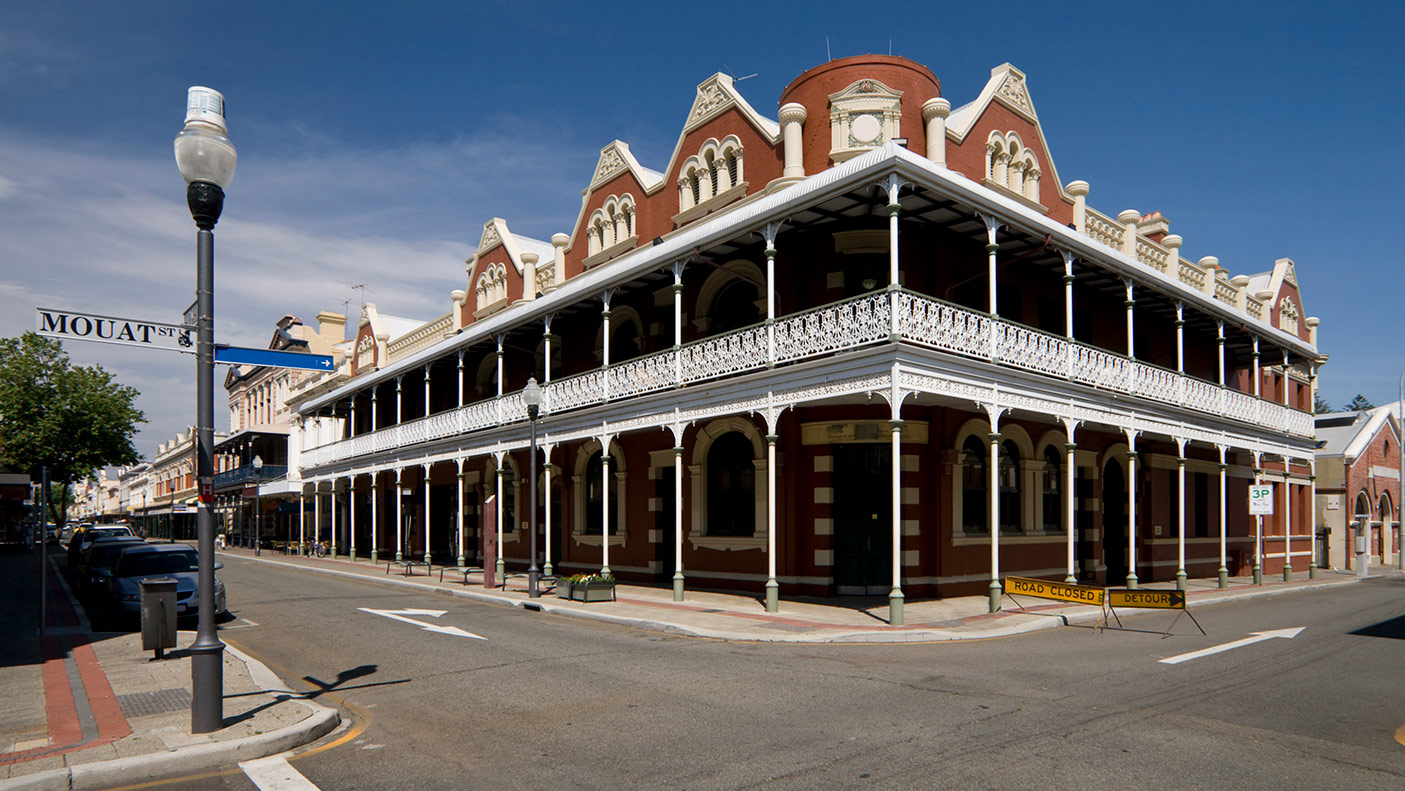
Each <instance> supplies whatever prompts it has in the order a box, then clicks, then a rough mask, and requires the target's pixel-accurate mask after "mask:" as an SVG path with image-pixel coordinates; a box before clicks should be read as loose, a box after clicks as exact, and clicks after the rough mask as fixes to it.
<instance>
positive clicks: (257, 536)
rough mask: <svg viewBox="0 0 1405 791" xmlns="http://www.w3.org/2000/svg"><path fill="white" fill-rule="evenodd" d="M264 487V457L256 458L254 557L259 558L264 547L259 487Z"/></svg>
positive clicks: (261, 498)
mask: <svg viewBox="0 0 1405 791" xmlns="http://www.w3.org/2000/svg"><path fill="white" fill-rule="evenodd" d="M262 485H263V457H262V456H255V457H254V557H258V556H259V549H260V548H261V547H262V545H263V497H262V496H260V494H259V487H261V486H262Z"/></svg>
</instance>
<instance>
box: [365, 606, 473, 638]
mask: <svg viewBox="0 0 1405 791" xmlns="http://www.w3.org/2000/svg"><path fill="white" fill-rule="evenodd" d="M356 609H358V610H360V611H361V612H368V613H371V614H372V615H379V616H382V617H385V618H392V619H394V620H397V621H403V622H405V623H412V624H414V625H415V626H418V627H420V628H421V629H425V630H427V631H430V632H438V633H440V634H455V635H458V636H459V637H472V638H473V639H475V640H487V639H488V638H486V637H484V636H482V635H478V634H474V633H473V632H466V631H464V630H463V629H460V628H458V627H457V626H439V625H438V624H432V623H425V622H424V621H416V620H415V619H414V618H406V617H405V616H407V615H428V616H430V617H433V618H438V617H439V616H441V615H443V614H444V613H446V612H448V610H417V609H411V610H373V609H371V608H370V607H357V608H356Z"/></svg>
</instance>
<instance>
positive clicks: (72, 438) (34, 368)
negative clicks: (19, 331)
mask: <svg viewBox="0 0 1405 791" xmlns="http://www.w3.org/2000/svg"><path fill="white" fill-rule="evenodd" d="M136 398H137V391H136V389H135V388H132V387H128V386H127V385H124V384H120V383H118V382H116V381H114V380H113V377H112V374H110V373H108V372H107V371H105V370H103V368H102V366H92V367H85V368H79V367H74V366H73V365H70V364H69V362H68V355H67V354H66V353H65V352H64V350H63V346H62V345H61V344H60V343H59V342H58V341H56V340H53V339H50V338H45V337H43V336H40V335H38V334H36V333H33V332H26V333H25V334H24V335H22V336H20V337H19V338H0V465H4V466H6V467H9V468H11V469H13V470H16V471H22V472H27V473H29V475H30V477H31V478H32V479H34V480H38V479H39V473H40V468H41V467H48V468H49V480H50V481H51V482H52V483H54V484H55V485H58V486H61V487H62V488H63V489H65V490H66V489H67V488H68V487H69V486H71V485H72V484H73V483H74V482H76V481H81V480H84V479H86V478H88V477H89V476H91V475H92V474H93V473H94V472H95V471H96V470H98V469H99V468H101V467H105V466H108V465H125V464H135V463H136V462H137V460H138V458H139V456H138V454H137V451H136V447H135V446H134V445H133V444H132V439H133V437H135V436H136V433H137V424H138V423H144V422H146V419H145V418H144V417H143V416H142V413H141V410H139V409H137V408H136V406H135V402H136ZM67 499H68V495H67V492H66V491H65V493H64V494H63V495H62V496H61V497H60V498H59V499H58V502H57V503H55V505H56V506H57V505H59V504H61V503H63V502H66V501H67ZM51 512H56V513H62V512H61V511H58V510H57V509H53V510H52V511H51ZM54 521H55V522H61V521H62V519H55V520H54Z"/></svg>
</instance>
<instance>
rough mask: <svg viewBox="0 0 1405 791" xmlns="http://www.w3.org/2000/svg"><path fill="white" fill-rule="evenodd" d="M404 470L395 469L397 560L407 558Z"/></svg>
mask: <svg viewBox="0 0 1405 791" xmlns="http://www.w3.org/2000/svg"><path fill="white" fill-rule="evenodd" d="M403 472H404V470H402V469H400V468H398V467H397V468H396V470H395V560H396V561H397V562H398V561H402V560H404V559H405V534H404V531H405V493H404V491H402V490H401V488H400V482H401V473H403Z"/></svg>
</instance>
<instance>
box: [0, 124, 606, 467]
mask: <svg viewBox="0 0 1405 791" xmlns="http://www.w3.org/2000/svg"><path fill="white" fill-rule="evenodd" d="M304 142H306V141H304ZM317 143H318V144H317V145H315V146H303V147H302V148H303V149H304V150H306V151H308V152H310V153H308V154H306V155H304V156H290V157H284V158H281V159H276V160H275V159H272V158H270V157H268V156H265V155H263V154H262V152H259V151H258V149H257V148H256V147H254V149H253V150H252V151H246V150H244V149H241V151H240V159H241V162H240V170H239V173H238V174H237V177H236V179H235V181H234V183H233V184H232V185H231V188H230V191H229V195H228V197H227V199H226V203H225V214H224V217H223V218H222V219H221V221H220V223H219V225H218V227H217V228H216V231H215V262H216V275H215V313H216V328H215V329H216V336H217V337H218V338H219V340H220V342H223V343H230V344H234V345H253V346H262V345H264V344H266V343H267V342H268V338H269V336H270V333H271V332H272V327H273V324H274V322H276V321H277V320H278V319H279V318H280V317H282V316H283V315H284V314H286V313H293V314H295V315H299V316H301V317H302V318H303V319H304V320H306V321H308V322H309V323H311V322H313V320H314V316H315V315H316V314H317V313H318V312H319V311H322V310H333V311H338V312H340V311H342V310H343V306H344V304H345V303H346V302H347V301H350V302H351V308H350V309H351V310H352V311H354V310H355V309H356V307H355V306H356V301H357V299H358V298H359V297H358V294H357V292H355V291H353V290H352V289H351V288H350V286H351V285H352V284H356V283H365V284H368V288H367V292H368V293H367V294H366V299H367V300H368V301H373V302H376V303H377V305H378V307H379V308H380V309H381V310H382V311H383V312H385V313H389V314H392V315H400V316H407V317H411V318H420V319H425V320H428V319H431V318H434V317H437V316H439V315H442V314H443V313H444V312H445V311H446V310H448V308H449V304H450V303H449V296H448V294H449V292H450V291H451V290H453V289H455V288H464V287H465V283H466V279H467V276H466V274H465V272H464V265H463V262H464V259H465V258H467V257H468V256H469V255H470V254H471V253H472V252H473V249H474V247H475V246H476V245H477V241H478V235H479V233H480V231H481V228H482V223H483V222H484V221H485V220H487V219H488V218H489V217H492V216H505V217H507V218H508V220H509V222H510V223H512V226H513V229H514V230H515V231H518V232H520V233H528V234H532V235H537V236H549V235H550V234H551V233H553V232H555V231H558V230H568V227H567V226H569V224H570V223H571V222H572V221H573V220H574V219H575V215H576V210H577V208H578V205H579V203H578V202H579V197H578V196H579V192H578V190H579V186H580V185H579V183H575V182H577V181H579V180H580V179H584V178H588V176H589V173H588V169H589V167H590V166H591V165H592V164H593V161H594V153H593V151H592V152H587V153H586V154H584V155H582V153H581V152H579V151H577V152H575V154H572V153H571V152H569V151H567V150H565V149H564V148H552V147H551V146H549V145H547V144H537V145H533V144H530V143H522V142H521V141H519V140H515V139H512V138H509V137H498V136H496V135H487V136H485V137H483V138H482V139H478V140H467V139H460V140H454V141H450V142H447V143H443V144H431V143H419V144H415V145H411V146H407V147H403V148H399V149H390V150H380V151H377V150H369V149H359V148H353V147H349V146H346V145H344V144H338V143H336V142H335V141H327V140H320V141H317ZM236 144H237V141H236ZM568 160H570V165H571V168H572V169H574V170H575V171H576V172H575V173H574V174H573V178H563V177H562V175H561V174H562V172H563V171H564V170H566V169H567V168H566V166H565V164H564V163H566V162H567V161H568ZM0 161H4V162H5V163H6V165H5V167H6V171H5V173H4V175H3V176H0V199H3V200H4V201H5V203H4V207H5V209H4V211H2V212H0V335H4V336H12V335H17V334H19V333H21V332H23V331H25V330H28V329H32V328H33V326H34V318H33V316H34V308H35V307H37V306H44V307H58V308H73V309H90V310H94V311H98V312H103V313H106V314H109V315H117V316H127V317H133V318H142V319H148V320H154V321H176V320H178V319H179V316H180V313H181V311H182V310H184V308H185V307H186V306H187V305H189V304H190V303H191V301H192V300H193V298H194V286H195V267H194V257H195V233H196V231H195V226H194V224H193V223H192V222H191V220H190V214H189V211H188V209H187V208H186V206H185V205H184V200H183V198H184V195H183V194H182V193H183V189H182V187H183V185H181V183H180V181H179V177H178V175H177V174H176V173H175V165H174V163H173V162H172V161H171V159H170V155H169V151H168V149H167V147H166V146H165V145H163V146H161V149H160V154H159V156H158V155H156V154H150V155H146V156H114V155H110V154H107V153H105V152H101V151H94V150H92V149H83V148H77V147H75V145H74V144H73V143H72V141H58V140H45V141H42V142H39V141H35V140H30V139H25V138H19V137H14V136H12V135H10V134H8V133H6V132H4V131H3V130H0ZM68 352H69V354H70V356H71V358H72V359H73V361H74V362H75V363H78V364H92V363H102V364H103V365H104V367H106V368H108V369H109V370H111V371H113V372H114V373H115V374H117V376H118V377H119V379H120V380H121V381H123V382H124V383H126V384H130V385H132V386H134V387H137V388H138V389H139V390H140V391H141V397H140V399H139V401H138V406H139V407H140V408H141V409H142V410H143V411H144V412H145V413H146V416H147V420H148V423H147V424H146V425H145V426H144V427H143V429H142V432H141V434H140V435H139V437H138V440H137V442H138V444H137V447H138V450H139V451H140V452H142V453H144V454H146V455H148V456H150V455H152V454H153V453H154V452H155V448H156V444H157V443H159V442H162V441H166V440H168V439H170V438H171V437H172V436H174V435H175V434H176V433H178V432H180V431H181V430H183V429H184V428H185V427H186V426H187V425H189V424H190V423H192V422H193V417H194V400H195V394H194V381H193V376H192V375H191V374H192V373H193V368H194V360H193V358H191V357H189V356H187V355H180V354H175V353H162V352H155V351H144V350H127V349H122V348H120V347H113V346H104V345H98V344H81V343H70V344H68ZM222 377H223V372H222V371H218V372H217V374H216V386H219V385H220V383H221V382H222ZM222 403H223V402H222V400H221V401H219V402H217V408H216V421H215V422H216V428H217V429H219V428H223V427H225V426H226V425H227V422H226V421H227V418H226V416H225V411H224V409H223V408H222Z"/></svg>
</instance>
